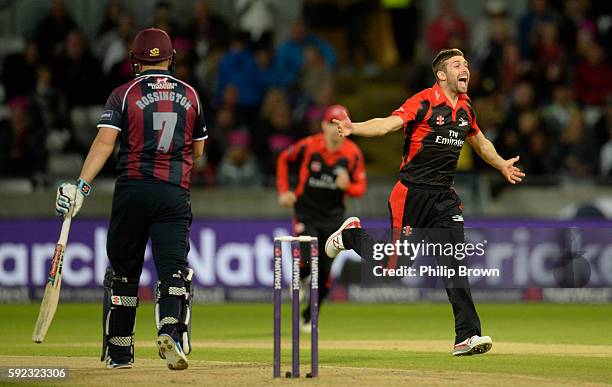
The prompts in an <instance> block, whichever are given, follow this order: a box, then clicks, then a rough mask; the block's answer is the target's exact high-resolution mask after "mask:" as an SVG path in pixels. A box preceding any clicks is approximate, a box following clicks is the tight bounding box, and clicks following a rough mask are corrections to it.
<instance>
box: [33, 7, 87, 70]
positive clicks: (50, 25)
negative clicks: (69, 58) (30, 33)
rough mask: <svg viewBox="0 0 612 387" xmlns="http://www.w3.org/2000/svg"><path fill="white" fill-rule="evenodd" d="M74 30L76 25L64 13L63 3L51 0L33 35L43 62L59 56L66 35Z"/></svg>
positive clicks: (68, 15)
mask: <svg viewBox="0 0 612 387" xmlns="http://www.w3.org/2000/svg"><path fill="white" fill-rule="evenodd" d="M76 28H77V25H76V23H75V22H74V20H73V19H72V17H71V16H70V14H68V13H67V12H66V6H65V4H64V1H63V0H53V2H52V3H51V9H50V10H49V13H48V14H47V15H46V16H45V17H44V18H43V19H42V20H41V21H40V22H39V23H38V25H37V27H36V32H35V35H34V36H35V41H36V44H37V45H38V47H39V48H40V55H41V57H42V59H43V61H48V60H49V59H52V58H55V57H57V56H59V55H60V54H61V53H62V52H63V50H64V43H65V42H66V37H67V36H68V33H70V31H73V30H74V29H76Z"/></svg>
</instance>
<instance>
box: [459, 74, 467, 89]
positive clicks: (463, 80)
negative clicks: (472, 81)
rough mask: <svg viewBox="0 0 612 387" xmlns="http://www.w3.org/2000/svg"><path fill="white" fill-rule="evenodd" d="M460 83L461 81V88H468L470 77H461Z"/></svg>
mask: <svg viewBox="0 0 612 387" xmlns="http://www.w3.org/2000/svg"><path fill="white" fill-rule="evenodd" d="M458 81H459V82H458V83H459V86H467V83H468V77H467V75H463V76H460V77H459V79H458Z"/></svg>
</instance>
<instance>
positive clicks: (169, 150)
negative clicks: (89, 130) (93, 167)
mask: <svg viewBox="0 0 612 387" xmlns="http://www.w3.org/2000/svg"><path fill="white" fill-rule="evenodd" d="M102 126H106V127H110V128H113V129H116V130H118V131H120V132H121V133H120V135H119V154H118V160H117V174H118V179H119V180H126V179H144V180H161V181H166V182H169V183H171V184H176V185H178V186H181V187H183V188H185V189H189V187H190V185H191V170H192V167H193V159H192V144H193V142H194V141H199V140H204V139H206V138H207V137H208V135H207V130H206V122H205V120H204V109H203V107H202V104H201V103H200V98H199V97H198V94H197V92H196V91H195V90H194V89H193V87H191V86H189V85H188V84H187V83H185V82H183V81H181V80H179V79H176V78H174V77H172V76H171V75H170V73H169V72H167V71H160V70H150V71H145V72H144V73H143V74H142V75H141V76H139V77H137V78H135V79H134V80H132V81H130V82H127V83H125V84H123V85H121V86H119V87H118V88H116V89H115V90H113V92H112V93H111V95H110V97H108V101H107V102H106V106H105V107H104V111H103V112H102V116H101V117H100V120H99V121H98V128H100V127H102Z"/></svg>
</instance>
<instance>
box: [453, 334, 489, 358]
mask: <svg viewBox="0 0 612 387" xmlns="http://www.w3.org/2000/svg"><path fill="white" fill-rule="evenodd" d="M491 347H493V340H491V337H489V336H478V335H474V336H472V337H470V338H469V339H465V340H463V341H462V342H460V343H458V344H455V347H454V348H453V356H471V355H480V354H482V353H485V352H489V350H490V349H491Z"/></svg>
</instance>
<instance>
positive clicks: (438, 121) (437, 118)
mask: <svg viewBox="0 0 612 387" xmlns="http://www.w3.org/2000/svg"><path fill="white" fill-rule="evenodd" d="M436 124H438V126H442V125H444V117H442V116H438V117H436Z"/></svg>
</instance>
